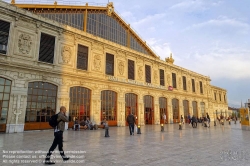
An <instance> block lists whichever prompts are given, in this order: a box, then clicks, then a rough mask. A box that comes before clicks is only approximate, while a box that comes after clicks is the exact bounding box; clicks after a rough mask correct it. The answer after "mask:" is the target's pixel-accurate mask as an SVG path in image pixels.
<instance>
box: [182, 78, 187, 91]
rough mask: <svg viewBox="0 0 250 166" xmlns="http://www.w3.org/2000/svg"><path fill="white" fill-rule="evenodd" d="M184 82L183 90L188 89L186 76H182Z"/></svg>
mask: <svg viewBox="0 0 250 166" xmlns="http://www.w3.org/2000/svg"><path fill="white" fill-rule="evenodd" d="M182 82H183V90H187V83H186V77H185V76H182Z"/></svg>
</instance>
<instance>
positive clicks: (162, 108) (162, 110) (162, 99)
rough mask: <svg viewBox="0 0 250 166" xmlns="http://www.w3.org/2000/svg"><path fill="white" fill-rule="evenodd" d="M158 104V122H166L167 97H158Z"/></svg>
mask: <svg viewBox="0 0 250 166" xmlns="http://www.w3.org/2000/svg"><path fill="white" fill-rule="evenodd" d="M159 105H160V119H161V120H160V123H161V124H164V123H168V112H167V99H166V98H165V97H160V98H159Z"/></svg>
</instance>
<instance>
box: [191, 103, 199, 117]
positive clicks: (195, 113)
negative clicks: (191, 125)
mask: <svg viewBox="0 0 250 166" xmlns="http://www.w3.org/2000/svg"><path fill="white" fill-rule="evenodd" d="M192 106H193V115H194V116H195V117H198V109H197V102H196V101H193V102H192Z"/></svg>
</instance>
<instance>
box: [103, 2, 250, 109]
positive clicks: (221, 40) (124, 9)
mask: <svg viewBox="0 0 250 166" xmlns="http://www.w3.org/2000/svg"><path fill="white" fill-rule="evenodd" d="M98 2H103V1H98ZM104 2H105V1H104ZM113 3H114V6H115V10H116V11H117V12H118V13H119V14H120V15H121V16H122V18H124V19H125V20H126V22H127V23H129V24H130V25H131V26H132V28H133V29H135V30H136V32H138V33H139V35H140V36H141V37H142V38H143V40H146V41H147V43H148V44H149V45H150V46H151V47H152V48H153V50H154V51H155V52H156V53H157V54H158V55H159V56H160V57H161V59H165V57H167V56H169V54H170V52H172V53H173V58H174V59H175V62H174V64H176V65H178V66H181V67H184V68H186V69H189V70H192V71H195V72H198V73H200V74H203V75H206V76H210V78H211V80H212V81H211V84H212V85H215V86H218V87H221V88H225V89H227V95H228V104H229V106H233V107H240V105H241V101H242V102H243V103H245V102H246V100H247V99H250V10H249V6H250V1H249V0H241V1H235V0H221V1H219V0H216V1H215V0H214V1H213V0H167V1H166V0H154V1H145V0H136V1H135V0H134V1H132V0H126V2H124V1H119V0H113Z"/></svg>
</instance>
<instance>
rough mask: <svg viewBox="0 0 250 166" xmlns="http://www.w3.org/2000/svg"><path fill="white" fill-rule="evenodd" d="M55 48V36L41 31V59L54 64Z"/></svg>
mask: <svg viewBox="0 0 250 166" xmlns="http://www.w3.org/2000/svg"><path fill="white" fill-rule="evenodd" d="M54 50H55V36H51V35H48V34H45V33H41V39H40V49H39V61H42V62H47V63H52V64H53V61H54Z"/></svg>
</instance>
